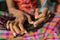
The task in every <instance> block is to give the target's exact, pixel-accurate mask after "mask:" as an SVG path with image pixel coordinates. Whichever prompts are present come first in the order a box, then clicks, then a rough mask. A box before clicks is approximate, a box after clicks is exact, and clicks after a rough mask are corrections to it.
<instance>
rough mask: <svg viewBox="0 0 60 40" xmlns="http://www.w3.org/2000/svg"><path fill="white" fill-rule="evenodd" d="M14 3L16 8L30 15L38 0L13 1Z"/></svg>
mask: <svg viewBox="0 0 60 40" xmlns="http://www.w3.org/2000/svg"><path fill="white" fill-rule="evenodd" d="M14 1H15V2H16V3H17V5H18V8H19V9H20V10H23V11H25V12H27V13H29V14H31V12H34V9H35V8H36V5H37V1H38V0H14Z"/></svg>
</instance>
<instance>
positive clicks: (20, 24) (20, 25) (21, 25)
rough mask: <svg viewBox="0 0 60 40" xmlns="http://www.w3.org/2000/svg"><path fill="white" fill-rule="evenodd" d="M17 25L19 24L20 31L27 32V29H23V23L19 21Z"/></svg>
mask: <svg viewBox="0 0 60 40" xmlns="http://www.w3.org/2000/svg"><path fill="white" fill-rule="evenodd" d="M18 25H19V28H20V29H21V31H22V32H25V33H27V31H26V30H25V29H24V26H23V24H22V23H21V22H19V24H18Z"/></svg>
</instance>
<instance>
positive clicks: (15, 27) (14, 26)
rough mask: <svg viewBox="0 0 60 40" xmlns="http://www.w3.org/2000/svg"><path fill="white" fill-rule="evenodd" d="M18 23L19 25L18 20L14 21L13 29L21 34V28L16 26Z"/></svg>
mask: <svg viewBox="0 0 60 40" xmlns="http://www.w3.org/2000/svg"><path fill="white" fill-rule="evenodd" d="M16 25H17V22H15V23H14V25H13V29H14V30H15V32H16V33H17V34H19V33H20V30H19V28H18V26H16Z"/></svg>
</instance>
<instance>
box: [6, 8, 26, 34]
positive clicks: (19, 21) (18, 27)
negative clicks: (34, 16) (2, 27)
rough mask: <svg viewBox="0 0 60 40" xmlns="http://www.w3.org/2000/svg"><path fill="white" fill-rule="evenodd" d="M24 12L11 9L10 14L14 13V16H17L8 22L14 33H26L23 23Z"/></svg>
mask: <svg viewBox="0 0 60 40" xmlns="http://www.w3.org/2000/svg"><path fill="white" fill-rule="evenodd" d="M23 13H24V12H22V11H19V10H16V9H14V8H12V9H11V11H10V14H13V16H15V17H16V19H15V20H14V21H8V22H7V28H10V30H11V31H12V33H15V34H16V33H17V34H22V33H26V30H25V29H24V26H23V23H24V20H25V18H24V15H23Z"/></svg>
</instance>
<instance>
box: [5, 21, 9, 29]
mask: <svg viewBox="0 0 60 40" xmlns="http://www.w3.org/2000/svg"><path fill="white" fill-rule="evenodd" d="M9 24H10V21H8V22H7V23H6V27H7V29H9Z"/></svg>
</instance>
